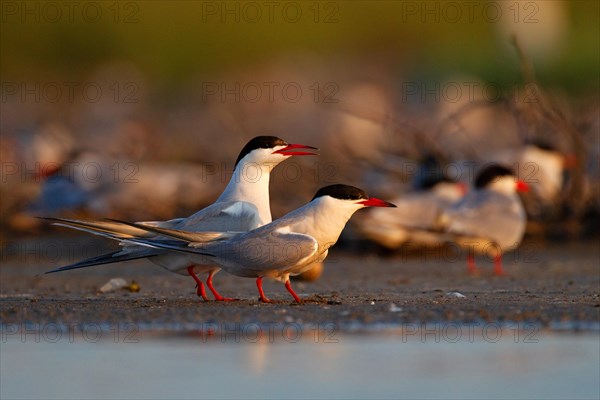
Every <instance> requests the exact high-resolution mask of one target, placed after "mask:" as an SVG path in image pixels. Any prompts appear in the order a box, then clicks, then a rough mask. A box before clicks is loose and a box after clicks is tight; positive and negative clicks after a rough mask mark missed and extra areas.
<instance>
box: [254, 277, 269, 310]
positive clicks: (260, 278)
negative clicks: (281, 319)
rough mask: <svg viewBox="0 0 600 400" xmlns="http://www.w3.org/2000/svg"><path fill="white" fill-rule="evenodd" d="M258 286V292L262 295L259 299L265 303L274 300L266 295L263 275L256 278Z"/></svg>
mask: <svg viewBox="0 0 600 400" xmlns="http://www.w3.org/2000/svg"><path fill="white" fill-rule="evenodd" d="M256 287H257V288H258V294H259V295H260V298H259V299H258V300H259V301H262V302H263V303H272V301H271V300H269V299H268V298H267V296H265V292H263V288H262V276H259V277H258V278H256Z"/></svg>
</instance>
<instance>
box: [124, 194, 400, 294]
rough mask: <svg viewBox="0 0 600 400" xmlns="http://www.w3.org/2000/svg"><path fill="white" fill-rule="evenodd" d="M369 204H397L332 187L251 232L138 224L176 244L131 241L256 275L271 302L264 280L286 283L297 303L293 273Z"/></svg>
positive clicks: (323, 251)
mask: <svg viewBox="0 0 600 400" xmlns="http://www.w3.org/2000/svg"><path fill="white" fill-rule="evenodd" d="M365 207H395V205H394V204H392V203H388V202H387V201H383V200H380V199H377V198H375V197H369V196H368V195H367V194H366V193H365V192H364V191H363V190H361V189H358V188H356V187H353V186H348V185H340V184H336V185H330V186H326V187H323V188H321V189H319V190H318V191H317V193H316V194H315V196H314V197H313V199H312V200H311V201H310V202H309V203H308V204H306V205H304V206H303V207H300V208H298V209H296V210H294V211H292V212H290V213H288V214H286V215H285V216H283V217H281V218H279V219H277V220H275V221H273V222H271V223H270V224H267V225H264V226H262V227H260V228H257V229H254V230H252V231H249V232H245V233H240V234H232V235H229V237H227V236H228V235H226V234H224V235H223V236H221V237H218V238H216V239H213V240H208V241H206V240H204V241H200V242H198V241H196V240H197V237H198V234H196V233H189V232H185V231H180V230H169V229H163V228H160V227H150V226H143V225H140V224H134V225H135V226H136V227H139V228H141V229H146V230H148V231H151V232H154V233H159V234H162V235H167V236H171V237H173V238H176V239H179V243H178V244H173V243H167V242H164V241H163V242H160V241H156V240H151V239H150V240H148V239H143V238H140V239H132V240H131V241H132V242H133V243H138V244H142V245H147V246H150V248H153V247H158V248H161V249H170V250H173V249H174V250H178V251H182V252H187V253H196V255H195V257H196V261H195V262H196V263H197V264H207V263H214V264H217V265H219V266H220V267H221V268H223V269H224V270H225V271H227V272H229V273H230V274H232V275H236V276H240V277H249V278H256V286H257V288H258V293H259V294H260V301H262V302H265V303H270V302H271V300H269V299H268V298H267V297H266V296H265V293H264V292H263V288H262V280H263V278H265V277H267V278H271V279H274V280H277V281H280V282H283V283H284V284H285V287H286V289H287V290H288V292H290V294H291V295H292V296H293V297H294V300H295V301H296V302H298V303H300V302H301V300H300V297H298V295H297V294H296V293H295V292H294V290H293V289H292V286H291V284H290V279H289V277H290V275H298V274H301V273H302V272H304V271H306V270H307V269H308V268H310V267H311V265H312V264H313V263H315V262H322V261H323V260H324V259H325V257H327V253H328V251H329V248H330V247H331V246H333V245H334V244H335V243H336V242H337V240H338V238H339V236H340V234H341V233H342V230H343V229H344V226H345V225H346V223H347V222H348V220H349V219H350V217H351V216H352V215H353V214H354V213H355V212H356V211H358V210H359V209H361V208H365Z"/></svg>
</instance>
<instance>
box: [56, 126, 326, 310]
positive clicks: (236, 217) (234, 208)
mask: <svg viewBox="0 0 600 400" xmlns="http://www.w3.org/2000/svg"><path fill="white" fill-rule="evenodd" d="M302 149H306V150H316V148H315V147H311V146H306V145H302V144H289V143H287V142H285V141H284V140H283V139H280V138H278V137H275V136H257V137H255V138H253V139H252V140H250V141H249V142H248V143H247V144H246V145H245V146H244V147H243V148H242V150H241V152H240V154H239V156H238V158H237V160H236V164H235V168H234V171H233V176H232V177H231V179H230V181H229V183H228V184H227V187H226V188H225V190H224V191H223V193H222V194H221V196H220V197H219V198H218V199H217V200H216V201H215V202H214V203H213V204H211V205H210V206H208V207H206V208H204V209H202V210H200V211H198V212H196V213H195V214H193V215H191V216H189V217H187V218H178V219H173V220H168V221H151V222H140V223H139V224H138V226H139V227H134V226H132V225H130V224H126V223H123V222H120V221H113V220H102V221H79V220H71V219H62V218H47V219H48V220H50V221H52V222H53V224H54V225H60V226H66V227H69V228H73V229H78V230H82V231H86V232H89V233H93V234H96V235H100V236H104V237H108V238H110V239H113V240H117V241H119V242H120V243H121V245H123V249H121V250H118V251H115V252H112V253H109V254H104V255H101V256H98V257H93V258H90V259H87V260H84V261H80V262H78V263H75V264H71V265H67V266H64V267H61V268H57V269H54V270H52V271H49V272H47V273H53V272H59V271H67V270H72V269H78V268H84V267H91V266H94V265H102V264H109V263H114V262H120V261H128V260H135V259H140V258H148V259H149V260H150V261H152V262H153V263H155V264H158V265H160V266H161V267H163V268H165V269H167V270H169V271H171V272H175V273H178V274H182V275H190V276H191V277H192V278H193V279H194V281H195V282H196V285H197V294H198V296H201V297H202V298H203V299H204V300H208V297H207V295H206V292H205V290H204V285H203V283H202V281H201V280H200V279H199V278H198V276H197V274H201V273H208V278H207V281H206V284H207V286H208V288H209V289H210V290H211V292H212V293H213V295H214V296H215V299H216V300H220V301H222V300H231V299H227V298H225V297H223V296H221V295H220V294H219V293H218V292H217V291H216V289H215V288H214V286H213V284H212V278H213V275H214V274H215V273H216V272H218V271H219V267H217V266H216V265H215V264H213V263H212V262H210V260H208V262H207V263H206V264H198V263H195V262H193V261H192V260H190V257H189V255H186V254H182V253H181V252H172V251H168V250H165V249H159V248H148V247H143V246H139V245H136V244H133V243H132V242H130V241H129V242H127V241H124V240H126V239H131V238H145V239H152V240H157V241H160V240H167V238H165V237H161V236H160V235H157V234H156V233H152V232H149V231H148V230H145V229H140V227H145V226H153V227H157V228H167V229H176V230H185V231H190V232H207V231H209V232H213V233H198V235H199V237H202V238H204V239H206V238H215V237H219V236H220V235H221V233H222V232H231V231H234V232H246V231H249V230H252V229H255V228H258V227H260V226H262V225H265V224H268V223H270V222H271V220H272V217H271V208H270V202H269V177H270V173H271V170H272V169H273V168H274V167H275V166H276V165H277V164H279V163H280V162H282V161H284V160H286V159H287V158H288V157H290V156H300V155H314V154H315V153H313V152H311V151H302ZM249 168H251V169H252V174H249V173H248V169H249ZM249 175H251V177H249ZM219 232H221V233H219Z"/></svg>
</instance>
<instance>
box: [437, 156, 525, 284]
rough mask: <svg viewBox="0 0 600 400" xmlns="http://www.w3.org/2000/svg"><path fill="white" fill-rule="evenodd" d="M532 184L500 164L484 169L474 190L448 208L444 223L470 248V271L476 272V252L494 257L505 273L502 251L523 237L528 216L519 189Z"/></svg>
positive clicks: (499, 271)
mask: <svg viewBox="0 0 600 400" xmlns="http://www.w3.org/2000/svg"><path fill="white" fill-rule="evenodd" d="M527 190H528V185H527V184H526V183H525V182H524V181H522V180H518V179H517V178H516V177H515V175H514V172H513V171H512V170H510V169H508V168H505V167H503V166H501V165H498V164H491V165H488V166H486V167H485V168H483V169H482V170H481V171H480V172H479V173H478V175H477V177H476V179H475V182H474V188H473V190H471V191H469V192H468V193H467V194H466V195H465V196H464V197H463V198H462V199H461V200H460V201H458V202H457V203H455V204H454V205H452V206H451V207H450V208H448V209H446V210H445V211H444V213H443V215H442V216H441V221H440V223H441V224H442V225H443V226H444V227H445V230H446V232H448V233H449V234H450V235H451V237H452V241H453V242H455V243H456V244H458V245H459V246H461V247H462V248H464V249H466V250H467V252H468V253H467V267H468V271H469V272H471V273H473V272H475V271H476V268H475V261H474V255H475V254H476V253H477V254H485V255H488V256H491V257H493V258H494V274H495V275H503V274H504V270H503V269H502V254H503V253H505V252H506V251H509V250H512V249H514V248H516V247H517V246H518V245H519V244H520V243H521V240H522V239H523V234H524V233H525V225H526V224H527V216H526V214H525V209H524V207H523V204H522V202H521V199H520V198H519V196H518V195H517V191H527Z"/></svg>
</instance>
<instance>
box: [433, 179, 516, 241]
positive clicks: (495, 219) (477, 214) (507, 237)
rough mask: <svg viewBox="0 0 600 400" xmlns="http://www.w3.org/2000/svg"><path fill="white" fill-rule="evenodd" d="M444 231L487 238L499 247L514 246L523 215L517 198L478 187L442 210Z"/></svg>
mask: <svg viewBox="0 0 600 400" xmlns="http://www.w3.org/2000/svg"><path fill="white" fill-rule="evenodd" d="M444 219H445V223H446V230H447V232H450V233H454V234H459V235H465V236H470V237H475V238H476V237H480V238H485V239H489V240H491V241H493V242H495V243H497V244H498V245H500V246H501V247H502V248H505V249H507V248H512V247H515V246H516V245H518V243H519V242H520V241H521V239H522V237H523V233H524V230H525V224H526V217H525V211H524V209H523V206H522V205H521V203H520V201H519V199H518V197H516V196H514V197H511V196H506V195H502V194H499V193H495V192H492V191H487V190H481V191H477V192H473V193H471V194H469V195H468V196H465V197H464V198H463V200H461V201H459V202H458V203H457V204H455V205H454V206H452V207H450V208H449V209H448V210H447V211H446V212H445V213H444Z"/></svg>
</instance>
